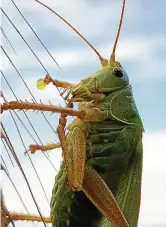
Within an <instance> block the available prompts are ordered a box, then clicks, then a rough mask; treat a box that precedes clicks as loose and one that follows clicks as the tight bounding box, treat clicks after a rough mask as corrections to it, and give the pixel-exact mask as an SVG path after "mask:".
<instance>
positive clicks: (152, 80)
mask: <svg viewBox="0 0 166 227" xmlns="http://www.w3.org/2000/svg"><path fill="white" fill-rule="evenodd" d="M15 2H16V3H18V6H19V8H20V9H21V10H22V12H23V14H24V15H25V16H26V18H27V19H28V21H29V22H30V23H31V25H32V26H33V28H34V29H35V31H36V32H37V34H38V35H39V36H40V38H41V39H42V41H43V42H44V43H45V45H46V46H47V48H48V49H49V50H50V52H51V53H52V55H53V56H54V57H55V59H56V60H57V61H58V63H59V64H60V66H61V68H62V71H60V70H59V69H58V67H57V66H56V65H55V63H54V62H53V61H52V59H51V58H50V57H49V56H48V55H47V53H46V52H45V51H44V49H43V48H42V47H41V45H40V44H39V43H38V41H37V39H36V38H35V36H34V35H33V33H32V32H31V30H30V29H29V28H28V26H27V25H26V23H25V22H24V21H23V20H22V18H21V17H20V15H19V13H18V12H17V10H16V9H15V8H14V6H13V4H12V3H11V1H10V0H3V1H2V7H3V9H4V10H5V12H6V13H7V14H8V16H9V17H10V18H11V19H12V21H13V22H14V24H15V25H16V26H17V28H19V30H20V32H21V33H22V34H23V36H24V37H25V39H26V40H27V41H28V43H29V44H30V45H31V46H32V48H33V49H34V50H35V52H36V53H37V55H38V56H39V57H40V59H41V61H42V62H43V63H44V65H45V67H46V68H47V70H48V71H49V73H50V74H51V75H52V77H54V78H56V79H59V80H66V81H71V82H78V81H79V80H80V79H81V78H83V77H84V76H87V75H91V74H92V73H93V72H95V71H96V70H97V69H99V68H100V67H101V66H100V62H99V60H98V58H97V56H96V55H95V54H94V52H93V51H92V50H91V49H90V48H89V47H88V46H87V44H85V43H84V42H83V41H82V40H81V39H80V38H79V37H78V36H77V35H76V34H75V33H74V32H73V31H72V30H71V29H70V28H69V27H67V26H66V25H65V24H64V23H63V22H61V21H60V20H59V19H58V18H56V17H55V15H53V14H51V13H50V12H49V11H48V10H46V9H44V8H43V7H41V6H40V5H38V4H37V3H35V2H34V1H33V0H23V1H21V0H17V1H15ZM43 2H45V3H48V4H49V5H50V6H51V7H53V8H54V9H55V10H57V12H58V13H59V14H61V15H62V16H64V17H65V18H66V19H67V20H68V21H69V22H70V23H71V24H72V25H74V26H75V27H76V28H78V30H79V31H80V32H81V33H82V34H83V35H84V36H85V37H86V38H87V39H88V40H89V41H90V42H91V43H92V44H93V45H94V46H95V47H96V48H97V50H98V51H99V52H100V53H101V54H102V55H103V56H104V57H106V58H109V56H110V54H111V50H112V45H113V42H114V39H115V35H116V32H117V26H118V23H119V16H120V12H121V5H122V1H120V0H118V1H115V0H104V1H102V2H101V1H94V0H90V1H88V0H79V2H78V1H76V0H70V1H65V0H61V1H60V0H57V1H56V2H55V1H52V0H47V1H43ZM165 8H166V2H165V1H164V0H161V1H160V2H158V3H157V1H150V0H147V1H143V0H137V1H131V0H127V3H126V9H125V15H124V22H123V26H122V30H121V35H120V39H119V43H118V47H117V54H116V56H117V60H118V61H120V62H121V64H122V65H123V67H124V68H125V70H126V72H127V74H128V76H129V79H130V82H131V84H132V87H133V92H134V97H135V100H136V104H137V107H138V110H139V112H140V115H141V117H142V119H143V123H144V127H145V134H144V169H143V189H142V191H143V197H142V206H141V213H140V222H139V227H149V226H152V227H163V226H164V225H166V218H165V215H164V213H165V212H166V206H165V205H164V204H163V201H164V199H165V201H166V195H165V192H164V191H165V190H166V184H165V182H164V181H163V179H164V176H165V174H166V168H165V162H164V160H165V158H166V156H165V155H166V154H165V146H166V120H165V116H166V104H165V103H166V102H165V97H166V69H165V62H166V42H165V40H166V29H165V20H166V16H165ZM1 19H2V27H3V29H4V31H5V32H6V34H7V35H8V37H9V39H10V41H11V42H12V44H13V45H14V47H15V50H16V52H17V56H15V54H14V53H13V52H12V50H11V48H10V47H9V45H8V44H7V43H6V41H5V40H4V39H3V37H2V44H3V46H4V47H5V49H6V51H7V52H8V54H9V56H10V57H11V58H12V60H13V61H14V63H15V64H16V66H17V68H18V69H19V71H20V72H21V74H22V75H23V77H24V78H25V80H26V82H27V84H28V85H29V87H30V88H31V90H32V92H33V94H34V95H35V96H36V98H37V100H39V99H42V101H43V102H48V100H51V102H52V103H53V104H59V103H60V104H61V105H64V102H63V101H62V100H61V98H60V97H59V94H58V92H57V90H56V89H55V88H54V87H52V86H48V87H47V89H46V90H44V91H39V90H37V88H36V81H37V80H38V79H39V78H42V77H44V76H45V74H46V73H45V71H44V70H43V69H42V67H41V66H40V64H39V63H38V62H37V61H36V59H35V58H34V56H33V55H32V54H31V52H30V51H29V49H28V48H27V46H26V45H25V43H24V42H23V41H22V40H21V38H20V37H19V35H18V34H17V33H16V31H15V30H14V29H13V27H12V26H11V25H10V23H9V22H8V21H7V19H6V18H5V16H4V15H2V16H1ZM1 57H2V69H3V72H4V74H5V76H6V77H7V79H8V80H9V81H10V83H11V84H12V86H13V88H14V90H15V92H16V94H17V96H18V97H19V98H20V99H28V100H30V99H31V97H30V95H29V94H28V92H27V90H26V88H25V87H24V85H23V83H22V82H21V80H20V78H18V75H17V73H16V72H15V70H14V69H13V67H12V66H11V64H10V63H9V61H8V60H7V59H6V57H5V55H4V54H3V53H2V54H1ZM2 90H3V92H4V94H5V96H6V97H7V99H8V100H13V99H14V98H13V96H12V94H11V92H10V90H9V89H8V87H7V85H6V84H5V82H4V80H3V79H2ZM21 116H22V115H21ZM28 116H30V118H31V119H32V122H33V124H34V125H35V127H36V129H37V131H38V132H39V135H40V138H41V140H42V141H43V142H44V143H46V142H48V141H49V142H50V141H54V140H55V139H57V138H56V136H55V134H54V133H53V132H52V131H51V129H50V128H49V126H47V124H46V123H45V122H44V120H43V118H42V116H41V114H36V113H29V114H28ZM58 117H59V115H56V114H54V115H52V116H50V115H49V114H48V118H49V120H50V122H51V123H52V125H53V127H55V128H56V126H57V124H58ZM23 119H24V118H23ZM3 120H4V124H5V126H6V128H7V129H8V133H9V135H10V137H11V138H12V140H13V144H14V145H15V148H16V150H17V153H18V155H19V157H20V160H21V161H22V163H23V165H24V166H25V169H26V171H27V173H28V174H29V178H30V179H33V181H32V187H33V188H34V191H35V190H36V194H38V195H39V197H38V200H39V201H40V202H41V200H40V198H41V197H42V192H41V190H40V188H39V185H38V186H36V187H35V186H34V185H35V183H34V182H35V177H34V173H33V171H32V167H31V166H30V164H29V162H28V158H27V157H24V155H23V152H24V148H23V147H22V144H21V143H20V141H19V137H18V135H17V131H16V129H15V128H14V127H11V126H13V123H12V120H11V119H10V116H9V114H8V113H4V114H3ZM24 120H25V119H24ZM25 121H26V120H25ZM19 126H20V128H21V125H19ZM21 130H22V131H21V132H22V134H23V137H24V139H25V143H26V146H27V147H28V144H30V143H33V142H32V141H31V138H29V137H28V136H27V134H26V132H25V130H24V129H21ZM46 131H47V133H45V132H46ZM2 155H3V157H4V158H5V161H6V162H7V163H8V165H9V171H10V172H11V174H13V177H14V179H15V181H16V182H17V179H18V175H19V171H18V170H17V168H14V169H13V168H11V164H10V163H9V160H8V158H7V156H6V154H5V151H4V150H2ZM50 157H51V160H52V161H53V162H54V163H55V165H57V167H58V166H59V164H60V158H61V155H60V151H55V153H54V152H52V153H50ZM33 161H34V162H35V164H36V165H37V166H38V171H39V172H41V174H44V171H43V170H42V165H44V166H46V167H47V168H46V169H47V170H45V171H46V172H45V174H46V173H47V174H49V176H50V179H51V180H50V181H49V182H48V179H47V177H45V176H43V177H41V178H42V181H43V182H44V183H45V187H46V189H47V192H48V195H49V196H50V195H51V187H52V184H53V179H54V176H55V173H54V172H53V170H52V167H50V165H49V164H48V163H47V161H45V159H44V158H43V156H42V154H36V155H34V156H33ZM19 176H20V175H19ZM45 178H46V179H45ZM44 183H43V184H44ZM3 185H4V189H5V195H6V200H7V201H6V202H7V205H8V207H9V209H11V210H12V209H13V210H14V209H16V210H17V211H21V210H22V207H21V205H18V204H19V200H17V198H16V199H14V201H15V203H17V207H16V208H15V205H14V202H13V203H12V204H11V203H10V201H9V198H11V197H10V194H11V191H12V186H11V185H10V183H9V182H8V180H7V179H6V178H5V176H4V177H3ZM48 185H49V186H48ZM18 187H20V191H22V189H24V190H26V189H25V188H26V185H25V183H24V182H22V183H21V182H18ZM27 193H28V192H27ZM23 197H26V196H25V194H24V193H23ZM28 198H29V201H30V196H29V197H28ZM25 199H26V198H25ZM29 201H27V203H28V206H29V207H30V209H31V210H33V212H34V213H36V210H35V207H34V206H33V204H32V202H29ZM42 206H43V208H42V209H43V212H44V213H47V214H48V212H49V207H48V205H47V208H45V207H46V205H45V201H42V202H41V207H42ZM18 226H20V225H19V224H18ZM25 226H27V227H28V226H29V227H30V226H31V224H25ZM39 226H40V225H39ZM41 226H42V225H41Z"/></svg>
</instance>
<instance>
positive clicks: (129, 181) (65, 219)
mask: <svg viewBox="0 0 166 227" xmlns="http://www.w3.org/2000/svg"><path fill="white" fill-rule="evenodd" d="M71 90H72V98H71V100H72V101H78V100H82V101H81V102H80V103H79V109H80V110H82V109H84V110H85V111H86V110H88V109H89V110H91V111H92V115H91V116H90V118H89V119H88V118H87V119H86V120H85V121H83V120H80V119H79V118H76V119H75V120H74V121H73V122H72V123H71V124H70V125H69V126H68V128H67V129H68V131H69V132H68V134H67V136H66V139H67V144H68V147H69V148H70V149H69V150H70V152H71V157H72V152H73V151H72V149H73V147H74V145H75V144H74V137H76V136H77V135H76V133H78V132H79V130H80V131H81V132H82V133H84V135H85V137H86V165H87V166H89V167H91V168H93V169H94V170H95V171H96V172H97V173H98V174H99V175H100V176H101V177H102V179H103V180H104V181H105V183H106V184H107V186H108V187H109V189H110V190H111V191H112V192H113V194H114V196H115V198H116V200H117V202H118V204H119V206H120V208H121V210H122V212H123V214H124V216H125V217H126V219H127V221H128V223H129V225H130V226H131V227H136V226H137V221H138V214H139V206H140V193H141V172H142V131H143V125H142V121H141V119H140V116H139V114H138V111H137V108H136V106H135V102H134V99H133V95H132V89H131V85H129V80H128V77H127V75H126V73H125V71H124V70H123V68H122V67H121V65H120V64H119V63H118V62H113V63H110V64H109V65H107V66H105V67H103V68H102V69H101V70H99V71H97V72H96V73H94V74H93V75H92V76H89V77H87V78H85V79H83V80H82V81H81V82H80V83H79V84H78V85H73V86H72V87H71ZM94 97H95V98H94ZM78 129H79V130H78ZM51 218H52V224H53V227H66V226H70V227H76V226H79V227H92V226H94V227H111V226H113V225H112V224H111V223H110V222H109V221H108V219H107V218H105V217H104V216H103V215H102V214H101V213H100V211H98V209H97V208H96V207H95V206H94V205H93V204H92V203H91V202H90V201H89V199H88V198H87V197H86V195H85V194H84V192H82V191H79V192H74V191H72V189H71V188H70V186H69V184H68V180H67V172H66V169H65V165H64V162H62V165H61V168H60V171H59V174H58V175H57V177H56V180H55V185H54V188H53V191H52V200H51Z"/></svg>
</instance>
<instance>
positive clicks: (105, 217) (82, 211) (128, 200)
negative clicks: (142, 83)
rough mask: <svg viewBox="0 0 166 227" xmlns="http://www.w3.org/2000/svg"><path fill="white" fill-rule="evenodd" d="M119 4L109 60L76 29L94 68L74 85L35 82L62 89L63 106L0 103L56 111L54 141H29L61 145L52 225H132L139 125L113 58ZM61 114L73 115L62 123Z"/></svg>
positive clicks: (138, 166)
mask: <svg viewBox="0 0 166 227" xmlns="http://www.w3.org/2000/svg"><path fill="white" fill-rule="evenodd" d="M36 2H38V3H40V1H37V0H36ZM40 4H42V5H44V4H43V3H40ZM44 6H45V7H47V6H46V5H44ZM47 8H48V9H49V10H51V9H50V8H49V7H47ZM124 8H125V0H124V1H123V7H122V14H121V19H120V24H119V28H118V32H117V37H116V39H115V44H114V47H113V51H112V54H111V57H110V60H109V61H108V60H106V59H104V58H103V57H102V56H101V55H100V54H99V53H98V51H97V50H96V49H95V48H94V47H93V46H92V45H91V44H90V43H89V42H88V41H87V40H85V38H83V37H82V35H80V33H79V35H80V36H81V37H82V38H83V39H84V41H86V42H87V43H88V45H90V46H91V48H92V49H93V50H94V51H95V52H96V54H97V55H98V57H99V59H100V61H101V64H102V68H101V69H100V70H98V71H96V72H95V73H94V74H92V75H91V76H89V77H86V78H84V79H82V80H81V82H80V83H78V84H71V83H69V82H64V81H58V80H53V79H52V78H51V76H50V75H46V77H45V78H44V79H41V80H39V81H38V83H37V86H38V87H39V88H40V89H43V88H44V87H45V86H46V85H47V84H49V83H53V84H54V85H55V86H57V87H61V88H63V89H64V90H63V92H62V93H61V95H62V96H64V94H66V95H65V96H64V99H65V100H66V101H67V102H68V104H67V107H64V108H62V107H57V106H53V105H44V104H37V103H28V102H19V101H15V102H9V103H5V104H3V105H2V111H5V110H8V109H10V110H14V109H19V110H28V109H32V110H41V111H51V112H58V113H61V118H60V120H59V125H58V128H57V134H58V136H59V141H60V142H59V143H57V144H48V145H46V146H42V145H41V146H40V145H38V146H36V145H30V151H31V152H32V153H34V152H36V150H38V149H40V150H42V151H46V150H51V149H54V148H56V147H61V148H62V153H63V162H62V164H61V168H60V171H59V173H58V175H57V176H56V180H55V185H54V188H53V191H52V200H51V221H52V225H53V227H65V226H69V227H76V226H80V227H93V226H94V227H111V226H115V227H127V226H130V227H136V226H137V222H138V215H139V207H140V196H141V173H142V131H143V125H142V121H141V118H140V116H139V114H138V111H137V108H136V105H135V102H134V99H133V95H132V88H131V85H130V84H129V79H128V76H127V74H126V73H125V71H124V69H123V67H122V66H121V64H120V63H119V62H117V61H116V60H115V51H116V45H117V42H118V38H119V34H120V29H121V25H122V20H123V14H124ZM51 11H52V12H54V11H53V10H51ZM54 13H55V12H54ZM55 14H56V15H57V13H55ZM58 16H59V15H58ZM59 17H60V16H59ZM60 18H61V19H62V20H63V21H65V20H64V19H63V18H62V17H60ZM65 22H66V21H65ZM66 23H67V24H68V25H69V26H70V27H72V26H71V25H70V24H69V23H68V22H66ZM72 28H73V27H72ZM73 29H74V31H76V29H75V28H73ZM76 32H77V33H78V31H76ZM73 103H79V104H78V107H79V110H74V109H73ZM67 116H75V117H76V118H75V119H74V120H73V122H72V123H71V124H70V125H68V126H67V128H66V121H67V120H66V117H67ZM66 129H67V130H68V133H66Z"/></svg>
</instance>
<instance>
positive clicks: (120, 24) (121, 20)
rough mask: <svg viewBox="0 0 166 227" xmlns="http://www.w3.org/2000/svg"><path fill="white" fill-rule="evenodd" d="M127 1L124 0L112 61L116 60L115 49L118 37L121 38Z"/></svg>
mask: <svg viewBox="0 0 166 227" xmlns="http://www.w3.org/2000/svg"><path fill="white" fill-rule="evenodd" d="M125 3H126V0H123V6H122V12H121V16H120V23H119V27H118V32H117V35H116V39H115V42H114V46H113V50H112V54H111V57H110V61H115V51H116V46H117V43H118V39H119V35H120V31H121V27H122V22H123V15H124V9H125Z"/></svg>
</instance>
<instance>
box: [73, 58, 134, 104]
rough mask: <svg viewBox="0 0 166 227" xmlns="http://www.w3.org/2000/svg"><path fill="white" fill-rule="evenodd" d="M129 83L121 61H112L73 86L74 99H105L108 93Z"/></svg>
mask: <svg viewBox="0 0 166 227" xmlns="http://www.w3.org/2000/svg"><path fill="white" fill-rule="evenodd" d="M128 84H129V80H128V76H127V74H126V72H125V71H124V69H123V68H122V66H121V65H120V63H119V62H110V64H107V65H106V66H105V67H103V68H101V69H100V70H98V71H96V72H95V73H93V74H92V76H89V77H87V78H85V79H83V80H81V82H80V83H79V84H77V85H75V86H74V87H73V88H72V100H73V101H74V100H75V101H79V102H80V101H91V100H98V101H100V100H103V99H104V98H105V97H106V95H108V94H110V93H112V92H115V91H118V90H120V89H123V88H124V87H125V86H127V85H128Z"/></svg>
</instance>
